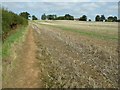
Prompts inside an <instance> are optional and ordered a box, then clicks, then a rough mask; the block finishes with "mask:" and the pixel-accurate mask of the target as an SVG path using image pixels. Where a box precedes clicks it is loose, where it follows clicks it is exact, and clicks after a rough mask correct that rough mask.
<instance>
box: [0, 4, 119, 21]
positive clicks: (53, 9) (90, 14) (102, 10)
mask: <svg viewBox="0 0 120 90" xmlns="http://www.w3.org/2000/svg"><path fill="white" fill-rule="evenodd" d="M2 7H4V8H7V9H8V10H10V11H12V12H14V13H16V14H19V13H21V12H28V13H30V15H35V16H36V17H37V18H38V19H41V15H42V14H44V13H45V14H46V15H49V14H55V15H57V16H64V15H65V14H70V15H72V16H74V18H80V17H81V16H82V15H86V16H87V19H91V20H92V21H94V20H95V16H96V15H104V16H105V17H106V18H107V17H109V16H117V17H118V3H117V2H3V3H2ZM87 7H89V8H87ZM73 8H74V9H73Z"/></svg>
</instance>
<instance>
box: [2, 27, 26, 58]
mask: <svg viewBox="0 0 120 90" xmlns="http://www.w3.org/2000/svg"><path fill="white" fill-rule="evenodd" d="M26 28H27V27H26V26H21V27H20V28H18V29H16V32H15V33H13V34H12V35H10V36H9V37H8V38H7V39H6V40H5V42H4V43H3V44H2V58H3V59H4V58H6V57H9V56H10V54H11V47H12V45H13V44H14V43H15V42H18V41H20V40H21V39H22V36H23V35H24V33H25V31H26Z"/></svg>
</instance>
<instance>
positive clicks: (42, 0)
mask: <svg viewBox="0 0 120 90" xmlns="http://www.w3.org/2000/svg"><path fill="white" fill-rule="evenodd" d="M118 1H119V0H19V1H18V0H1V2H118Z"/></svg>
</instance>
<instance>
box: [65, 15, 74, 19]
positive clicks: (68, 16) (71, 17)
mask: <svg viewBox="0 0 120 90" xmlns="http://www.w3.org/2000/svg"><path fill="white" fill-rule="evenodd" d="M64 17H65V18H64V19H65V20H74V17H73V16H71V15H69V14H65V16H64Z"/></svg>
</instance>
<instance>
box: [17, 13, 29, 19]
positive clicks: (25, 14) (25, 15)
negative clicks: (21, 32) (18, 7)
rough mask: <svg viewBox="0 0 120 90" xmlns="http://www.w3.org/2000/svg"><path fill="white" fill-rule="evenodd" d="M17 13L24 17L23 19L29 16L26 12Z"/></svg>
mask: <svg viewBox="0 0 120 90" xmlns="http://www.w3.org/2000/svg"><path fill="white" fill-rule="evenodd" d="M19 15H20V16H21V17H24V18H25V19H29V17H30V14H29V13H28V12H21V13H20V14H19Z"/></svg>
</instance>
